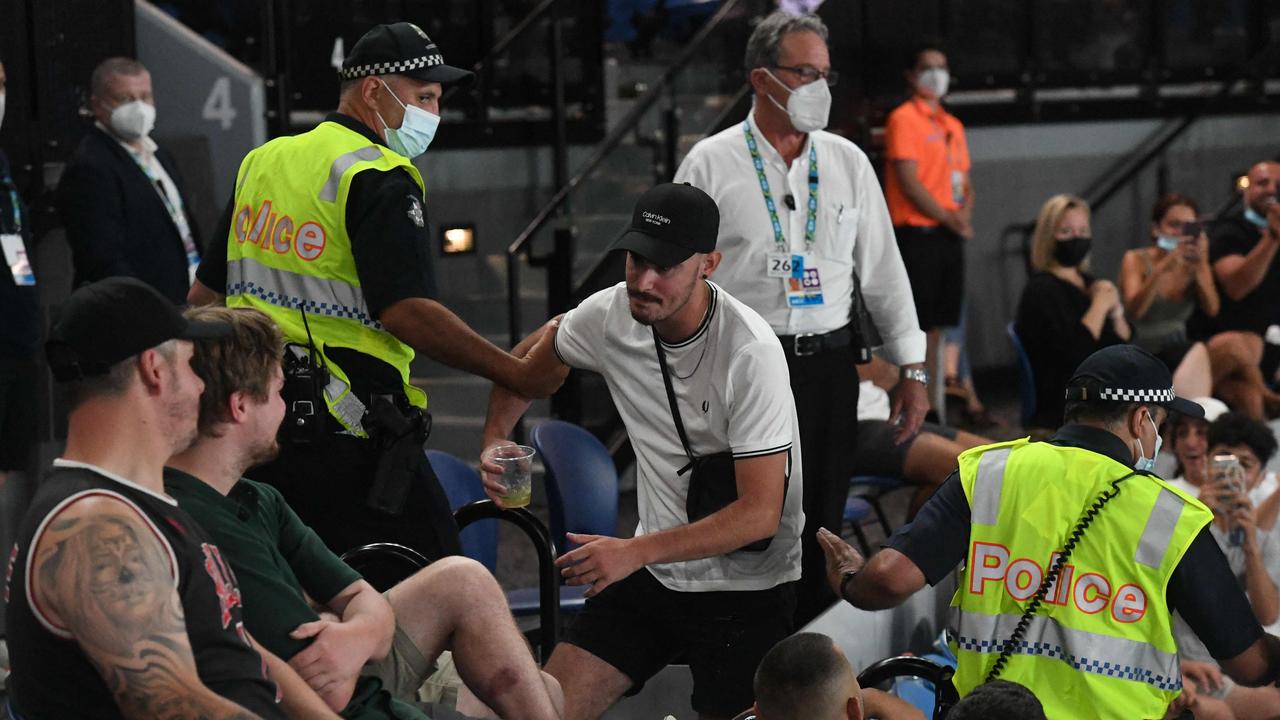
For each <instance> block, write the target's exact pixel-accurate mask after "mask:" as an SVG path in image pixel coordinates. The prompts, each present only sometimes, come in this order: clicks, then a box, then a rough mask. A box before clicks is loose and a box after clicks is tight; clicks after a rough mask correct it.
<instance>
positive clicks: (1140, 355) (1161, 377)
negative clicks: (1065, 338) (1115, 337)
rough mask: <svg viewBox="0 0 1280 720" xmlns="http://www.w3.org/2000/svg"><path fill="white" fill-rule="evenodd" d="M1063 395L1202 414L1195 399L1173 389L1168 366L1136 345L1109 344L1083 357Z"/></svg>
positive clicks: (1079, 398) (1201, 408)
mask: <svg viewBox="0 0 1280 720" xmlns="http://www.w3.org/2000/svg"><path fill="white" fill-rule="evenodd" d="M1067 399H1068V400H1111V401H1115V402H1135V403H1150V404H1152V405H1159V406H1161V407H1163V408H1166V409H1168V410H1172V411H1174V412H1179V413H1182V414H1183V415H1186V416H1188V417H1193V418H1202V417H1204V408H1203V407H1201V406H1200V404H1199V403H1197V402H1192V401H1191V400H1186V399H1183V398H1180V397H1178V396H1177V395H1175V394H1174V393H1173V375H1172V374H1170V372H1169V368H1168V366H1166V365H1165V364H1164V362H1163V361H1161V360H1160V358H1157V357H1156V356H1155V355H1152V354H1151V353H1149V352H1147V351H1146V350H1143V349H1142V348H1140V347H1137V346H1136V345H1112V346H1110V347H1105V348H1103V349H1101V350H1099V351H1097V352H1095V353H1094V354H1092V355H1090V356H1089V357H1087V358H1085V359H1084V362H1082V363H1080V367H1077V368H1076V372H1075V374H1074V375H1072V376H1071V380H1069V381H1068V382H1067Z"/></svg>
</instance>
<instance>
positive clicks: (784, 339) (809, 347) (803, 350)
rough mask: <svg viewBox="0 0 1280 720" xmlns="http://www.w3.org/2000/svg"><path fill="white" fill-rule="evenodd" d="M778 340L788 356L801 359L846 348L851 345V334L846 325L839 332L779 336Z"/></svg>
mask: <svg viewBox="0 0 1280 720" xmlns="http://www.w3.org/2000/svg"><path fill="white" fill-rule="evenodd" d="M778 340H779V341H780V342H781V343H782V349H783V350H785V351H786V352H787V354H788V355H795V356H797V357H803V356H805V355H817V354H818V353H820V352H825V351H827V350H835V349H836V348H842V347H848V346H849V345H851V344H852V343H853V332H851V331H850V330H849V326H848V325H845V326H844V327H842V328H840V329H839V330H832V331H831V332H829V333H799V334H798V335H779V336H778Z"/></svg>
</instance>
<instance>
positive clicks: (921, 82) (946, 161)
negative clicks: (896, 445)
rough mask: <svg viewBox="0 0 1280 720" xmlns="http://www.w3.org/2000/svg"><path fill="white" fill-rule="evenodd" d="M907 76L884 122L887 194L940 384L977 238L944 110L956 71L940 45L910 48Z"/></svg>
mask: <svg viewBox="0 0 1280 720" xmlns="http://www.w3.org/2000/svg"><path fill="white" fill-rule="evenodd" d="M903 75H904V77H905V78H906V81H907V87H908V88H909V89H910V91H911V97H910V98H909V99H907V101H906V102H904V103H902V104H901V105H899V106H898V107H897V108H896V109H894V111H893V112H891V113H889V118H888V119H887V120H886V121H885V127H884V144H885V158H886V161H885V168H884V193H885V199H886V201H887V203H888V206H889V217H890V218H891V219H892V220H893V233H894V235H895V236H897V239H898V249H899V250H900V251H901V252H902V264H903V265H904V266H906V268H907V276H908V278H910V280H911V294H912V296H913V297H914V299H915V305H916V318H917V319H918V320H919V322H920V328H921V329H922V330H924V331H925V332H926V333H927V336H928V343H929V345H928V352H927V357H928V358H929V360H928V370H929V374H930V377H931V379H932V380H933V382H934V383H937V382H940V381H942V377H941V375H942V372H941V371H942V368H940V367H938V366H937V362H938V359H939V357H940V353H941V352H942V351H941V346H942V330H943V328H948V327H954V326H957V325H959V324H960V310H961V307H962V306H963V304H964V254H965V241H966V240H970V239H972V238H973V202H974V197H973V185H972V184H971V183H970V182H969V145H968V143H966V142H965V138H964V125H963V124H961V123H960V121H959V120H958V119H956V117H955V116H954V115H952V114H951V113H949V112H947V111H946V110H945V109H944V108H943V107H942V99H943V97H945V96H946V94H947V88H948V86H949V85H950V83H951V73H950V70H949V68H948V66H947V56H946V54H945V53H943V51H942V49H941V47H939V46H938V45H936V44H931V43H929V44H924V45H921V46H919V47H916V48H913V49H912V51H911V52H909V53H908V54H907V55H906V56H905V62H904V63H903ZM953 381H954V382H955V383H956V385H957V386H958V385H959V378H958V377H957V378H950V377H948V378H947V382H948V384H951V383H952V382H953Z"/></svg>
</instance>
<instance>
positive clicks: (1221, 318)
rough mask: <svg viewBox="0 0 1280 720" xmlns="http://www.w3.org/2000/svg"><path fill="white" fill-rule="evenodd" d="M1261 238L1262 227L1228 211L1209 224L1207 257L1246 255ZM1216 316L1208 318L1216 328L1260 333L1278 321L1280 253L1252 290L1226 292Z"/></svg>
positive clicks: (1216, 259)
mask: <svg viewBox="0 0 1280 720" xmlns="http://www.w3.org/2000/svg"><path fill="white" fill-rule="evenodd" d="M1261 238H1262V228H1260V227H1258V226H1257V225H1254V224H1253V223H1251V222H1249V221H1248V220H1245V219H1244V213H1243V211H1242V212H1237V213H1234V214H1232V215H1228V216H1226V217H1224V218H1222V219H1220V220H1219V221H1218V222H1216V223H1214V224H1213V225H1212V226H1210V228H1209V260H1210V262H1217V261H1218V260H1220V259H1222V258H1224V257H1226V256H1228V255H1241V256H1243V255H1248V254H1249V253H1250V251H1252V250H1253V248H1254V246H1255V245H1257V244H1258V241H1259V240H1260V239H1261ZM1218 294H1219V295H1220V296H1221V297H1222V307H1221V308H1220V309H1219V310H1218V316H1217V317H1216V318H1213V319H1212V320H1211V321H1210V322H1211V323H1212V327H1213V328H1214V329H1215V331H1216V332H1225V331H1227V330H1247V331H1249V332H1252V333H1257V334H1259V335H1262V334H1264V333H1266V331H1267V327H1269V326H1271V325H1273V324H1275V323H1277V322H1280V254H1277V255H1276V257H1275V258H1273V259H1272V260H1271V266H1270V267H1269V268H1267V274H1266V275H1264V276H1263V277H1262V282H1261V283H1260V284H1259V285H1258V287H1257V288H1255V289H1254V290H1253V292H1251V293H1249V294H1248V295H1245V296H1244V297H1242V298H1240V299H1239V300H1232V299H1231V297H1230V296H1228V295H1227V294H1226V293H1225V292H1219V293H1218Z"/></svg>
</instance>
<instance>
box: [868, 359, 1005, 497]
mask: <svg viewBox="0 0 1280 720" xmlns="http://www.w3.org/2000/svg"><path fill="white" fill-rule="evenodd" d="M858 375H859V377H861V378H862V382H861V387H860V388H859V389H858V435H857V436H856V437H855V438H854V443H853V457H854V461H853V472H854V474H855V475H879V476H883V477H891V478H899V479H901V480H904V481H906V482H908V483H911V484H912V485H916V486H917V487H916V490H915V493H914V494H913V495H912V496H911V502H910V504H909V505H908V506H907V519H911V518H913V517H915V515H916V513H917V512H918V511H919V510H920V507H921V506H922V505H924V503H925V501H926V500H928V499H929V496H930V495H932V494H933V492H934V491H935V490H937V489H938V486H939V485H941V484H942V481H943V480H945V479H946V478H947V475H949V474H950V473H951V471H952V470H953V469H954V468H955V466H956V458H957V457H959V456H960V453H962V452H964V451H965V450H968V449H969V448H972V447H977V446H979V445H986V444H987V443H989V442H991V441H990V440H988V439H986V438H984V437H979V436H977V435H974V434H973V433H968V432H965V431H963V430H957V429H955V428H953V427H947V426H945V425H937V424H935V423H931V422H926V423H924V424H923V425H921V426H920V432H918V433H916V434H915V435H913V436H912V437H910V438H908V439H907V441H906V442H904V443H895V442H894V441H893V436H894V435H895V434H896V433H897V431H898V429H897V428H896V427H894V426H893V425H892V424H890V423H889V392H888V391H889V390H892V389H893V386H894V384H895V383H897V382H898V369H897V368H895V367H893V366H892V365H890V364H889V363H887V362H885V361H883V360H881V359H880V358H872V360H871V362H869V363H867V364H866V365H859V366H858Z"/></svg>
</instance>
